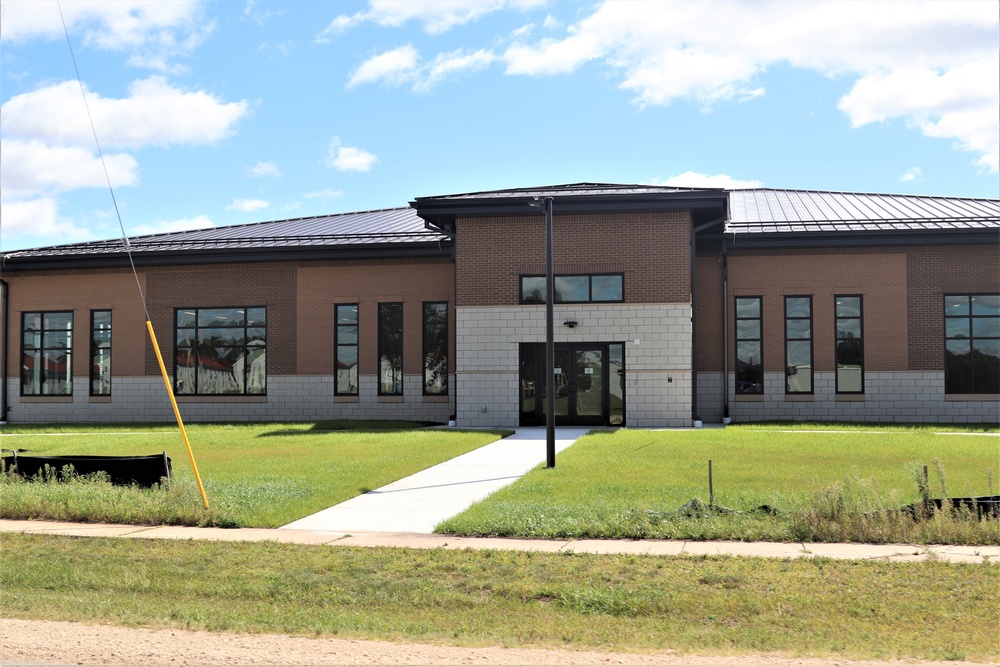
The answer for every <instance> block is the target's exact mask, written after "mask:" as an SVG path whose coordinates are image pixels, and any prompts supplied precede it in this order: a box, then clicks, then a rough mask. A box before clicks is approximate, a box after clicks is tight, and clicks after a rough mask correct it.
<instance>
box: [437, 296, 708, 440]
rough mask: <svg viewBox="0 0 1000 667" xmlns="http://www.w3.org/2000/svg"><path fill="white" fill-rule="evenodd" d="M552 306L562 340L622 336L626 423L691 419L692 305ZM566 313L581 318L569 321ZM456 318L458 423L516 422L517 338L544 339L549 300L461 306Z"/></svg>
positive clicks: (606, 339) (678, 422) (681, 423)
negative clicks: (570, 323)
mask: <svg viewBox="0 0 1000 667" xmlns="http://www.w3.org/2000/svg"><path fill="white" fill-rule="evenodd" d="M554 311H555V325H556V331H555V340H556V342H557V343H575V342H595V343H596V342H606V343H611V342H624V343H625V368H626V371H625V376H626V389H625V392H626V393H625V419H626V423H627V424H628V425H629V426H633V427H655V426H690V424H691V398H690V396H691V307H690V306H689V305H685V304H666V305H664V304H656V305H645V304H606V305H597V304H586V305H580V304H574V305H565V306H556V307H555V309H554ZM566 320H576V322H577V323H578V324H577V326H576V327H575V328H573V329H570V328H567V327H565V326H563V322H565V321H566ZM455 326H456V345H455V347H456V359H455V368H456V395H457V397H458V405H457V406H456V409H457V413H456V414H457V417H458V425H459V426H469V427H481V426H493V427H508V428H509V427H514V426H517V424H518V420H519V408H518V400H519V386H518V384H519V378H518V373H519V369H518V349H519V348H518V345H519V344H520V343H542V342H545V307H544V306H477V307H460V308H456V310H455ZM636 341H638V343H637V342H636ZM484 409H485V410H484Z"/></svg>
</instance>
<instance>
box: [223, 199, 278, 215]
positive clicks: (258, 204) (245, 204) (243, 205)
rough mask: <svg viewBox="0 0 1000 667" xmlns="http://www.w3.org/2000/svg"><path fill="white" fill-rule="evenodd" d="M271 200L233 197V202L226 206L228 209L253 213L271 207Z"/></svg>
mask: <svg viewBox="0 0 1000 667" xmlns="http://www.w3.org/2000/svg"><path fill="white" fill-rule="evenodd" d="M270 206H271V202H269V201H265V200H264V199H240V198H238V197H234V198H233V203H232V204H230V205H229V206H227V207H226V210H227V211H242V212H243V213H253V212H255V211H261V210H263V209H265V208H269V207H270Z"/></svg>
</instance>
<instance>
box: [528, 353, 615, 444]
mask: <svg viewBox="0 0 1000 667" xmlns="http://www.w3.org/2000/svg"><path fill="white" fill-rule="evenodd" d="M624 347H625V346H624V345H622V344H621V343H610V344H608V343H573V344H568V343H561V344H559V345H556V350H555V352H556V354H555V369H554V370H555V413H556V425H558V426H604V425H612V426H621V425H623V424H624V423H625V405H624V403H625V401H624V399H625V396H624V388H625V382H624V373H625V363H624ZM520 374H521V381H520V388H521V389H520V391H521V396H520V404H521V419H520V423H521V425H522V426H542V425H544V424H545V391H546V373H545V345H544V344H540V343H523V344H522V345H521V352H520ZM611 383H613V384H614V386H611Z"/></svg>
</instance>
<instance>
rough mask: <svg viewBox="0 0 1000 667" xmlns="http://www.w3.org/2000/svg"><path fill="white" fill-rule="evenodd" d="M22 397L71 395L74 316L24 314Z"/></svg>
mask: <svg viewBox="0 0 1000 667" xmlns="http://www.w3.org/2000/svg"><path fill="white" fill-rule="evenodd" d="M21 332H22V333H21V359H22V362H21V395H22V396H72V395H73V313H72V311H67V312H38V313H24V314H23V315H22V320H21Z"/></svg>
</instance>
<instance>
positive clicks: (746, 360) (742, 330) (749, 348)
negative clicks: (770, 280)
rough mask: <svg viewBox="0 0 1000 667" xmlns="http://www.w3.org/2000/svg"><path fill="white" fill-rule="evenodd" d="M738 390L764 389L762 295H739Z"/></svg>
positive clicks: (737, 328) (737, 317)
mask: <svg viewBox="0 0 1000 667" xmlns="http://www.w3.org/2000/svg"><path fill="white" fill-rule="evenodd" d="M736 393H737V394H763V393H764V359H763V328H762V326H761V297H759V296H749V297H736Z"/></svg>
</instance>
